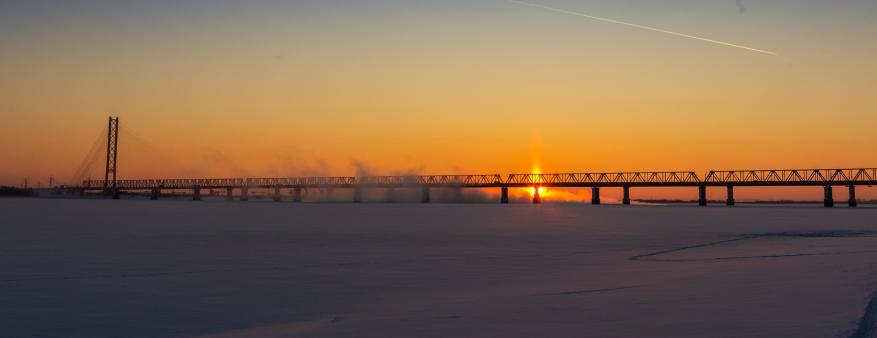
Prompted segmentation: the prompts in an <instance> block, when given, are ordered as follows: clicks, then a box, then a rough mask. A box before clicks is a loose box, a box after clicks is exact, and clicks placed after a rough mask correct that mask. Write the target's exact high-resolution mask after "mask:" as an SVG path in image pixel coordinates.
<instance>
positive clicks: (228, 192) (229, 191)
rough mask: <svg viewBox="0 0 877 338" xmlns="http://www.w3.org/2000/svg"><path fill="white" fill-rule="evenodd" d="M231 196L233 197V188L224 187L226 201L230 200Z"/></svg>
mask: <svg viewBox="0 0 877 338" xmlns="http://www.w3.org/2000/svg"><path fill="white" fill-rule="evenodd" d="M232 198H234V189H232V188H225V200H226V201H231V200H232Z"/></svg>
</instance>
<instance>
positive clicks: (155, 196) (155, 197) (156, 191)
mask: <svg viewBox="0 0 877 338" xmlns="http://www.w3.org/2000/svg"><path fill="white" fill-rule="evenodd" d="M159 196H161V189H159V188H152V196H150V197H149V199H151V200H153V201H157V200H158V197H159Z"/></svg>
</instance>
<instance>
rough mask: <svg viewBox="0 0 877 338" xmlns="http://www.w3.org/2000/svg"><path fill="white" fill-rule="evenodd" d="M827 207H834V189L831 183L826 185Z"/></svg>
mask: <svg viewBox="0 0 877 338" xmlns="http://www.w3.org/2000/svg"><path fill="white" fill-rule="evenodd" d="M824 205H825V207H826V208H833V207H834V191H832V187H831V186H830V185H827V186H825V203H824Z"/></svg>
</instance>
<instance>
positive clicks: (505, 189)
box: [499, 187, 509, 204]
mask: <svg viewBox="0 0 877 338" xmlns="http://www.w3.org/2000/svg"><path fill="white" fill-rule="evenodd" d="M500 191H501V192H502V193H501V194H502V195H501V197H500V198H499V203H502V204H509V187H502V188H501V189H500Z"/></svg>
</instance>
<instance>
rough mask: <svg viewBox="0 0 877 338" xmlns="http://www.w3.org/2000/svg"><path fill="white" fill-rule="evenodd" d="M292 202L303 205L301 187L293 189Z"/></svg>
mask: <svg viewBox="0 0 877 338" xmlns="http://www.w3.org/2000/svg"><path fill="white" fill-rule="evenodd" d="M292 201H293V202H295V203H301V202H302V198H301V187H295V188H292Z"/></svg>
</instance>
